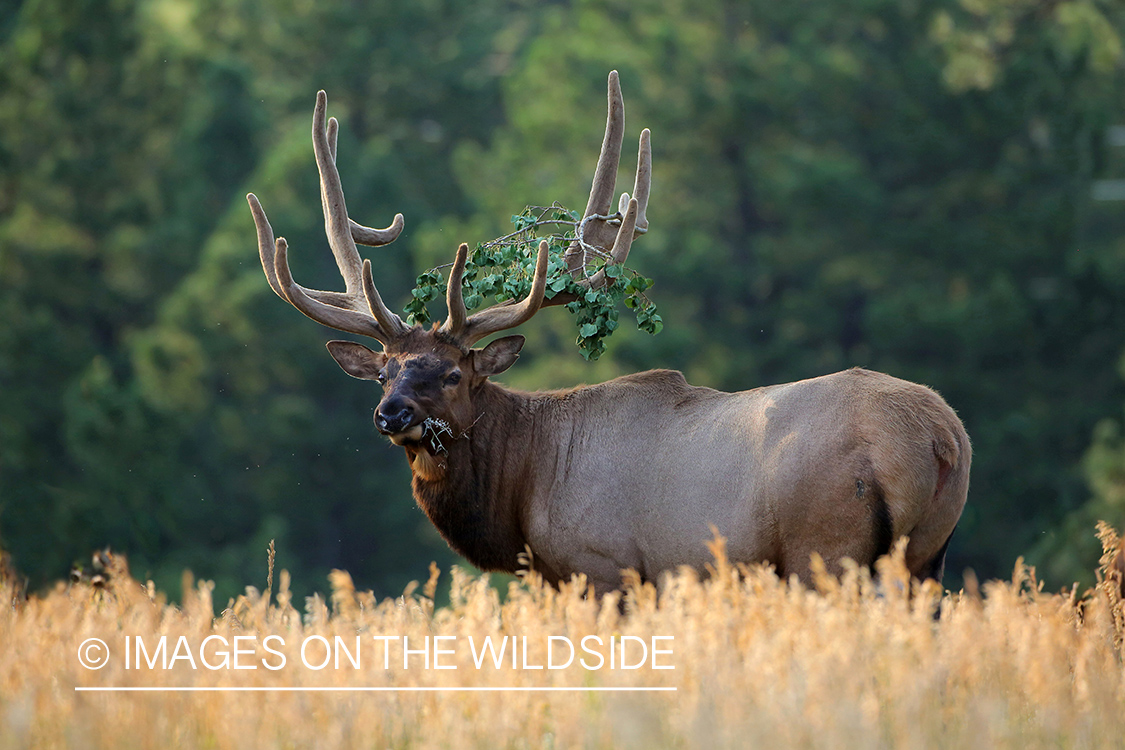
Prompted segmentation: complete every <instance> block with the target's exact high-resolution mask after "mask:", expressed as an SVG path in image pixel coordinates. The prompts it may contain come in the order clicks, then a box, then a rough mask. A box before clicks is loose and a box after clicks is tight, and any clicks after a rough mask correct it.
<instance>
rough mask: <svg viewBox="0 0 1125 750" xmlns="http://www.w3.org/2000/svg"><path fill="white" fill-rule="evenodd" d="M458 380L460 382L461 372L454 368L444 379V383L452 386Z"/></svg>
mask: <svg viewBox="0 0 1125 750" xmlns="http://www.w3.org/2000/svg"><path fill="white" fill-rule="evenodd" d="M460 382H461V372H460V371H459V370H454V371H453V372H451V373H449V377H447V378H446V379H445V384H446V385H448V386H454V385H457V384H458V383H460Z"/></svg>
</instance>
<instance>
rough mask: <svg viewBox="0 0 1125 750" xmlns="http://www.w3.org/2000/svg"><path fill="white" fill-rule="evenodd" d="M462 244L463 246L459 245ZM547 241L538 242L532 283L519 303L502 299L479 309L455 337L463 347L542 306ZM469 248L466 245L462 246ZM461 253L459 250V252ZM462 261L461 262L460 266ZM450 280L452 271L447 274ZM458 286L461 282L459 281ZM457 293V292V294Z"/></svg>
mask: <svg viewBox="0 0 1125 750" xmlns="http://www.w3.org/2000/svg"><path fill="white" fill-rule="evenodd" d="M462 247H465V246H464V245H462ZM548 247H549V245H548V244H547V240H541V241H540V242H539V255H538V257H537V258H536V259H535V279H534V280H533V281H532V283H531V291H530V292H528V294H527V297H525V298H524V299H523V300H522V301H521V302H517V303H511V302H505V303H501V304H499V305H493V306H492V307H490V308H488V309H486V310H481V311H480V312H478V313H476V314H474V315H472V316H470V317H469V319H468V320H466V321H465V323H464V326H463V327H462V328H461V332H460V334H458V338H459V339H460V341H461V342H462V343H463V344H464V345H465V346H472V345H473V344H475V343H476V342H478V341H480V340H481V339H483V338H484V337H485V336H488V335H489V334H493V333H496V332H497V331H504V330H507V329H509V328H515V327H516V326H518V325H521V324H523V323H526V322H527V321H528V320H531V318H532V316H534V315H535V313H537V312H539V308H540V307H541V306H542V305H543V293H544V292H545V291H546V290H547V266H548V265H549V259H548V257H549V256H548V252H547V250H548ZM465 249H466V250H468V248H465ZM458 255H460V251H458ZM463 267H464V264H462V268H463ZM450 278H451V279H452V274H451V275H450ZM458 287H460V284H458ZM458 294H459V293H458Z"/></svg>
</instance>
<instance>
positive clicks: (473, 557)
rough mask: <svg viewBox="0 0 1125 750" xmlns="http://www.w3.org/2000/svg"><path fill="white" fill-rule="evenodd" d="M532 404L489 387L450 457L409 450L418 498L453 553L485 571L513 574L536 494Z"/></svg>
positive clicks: (482, 391)
mask: <svg viewBox="0 0 1125 750" xmlns="http://www.w3.org/2000/svg"><path fill="white" fill-rule="evenodd" d="M534 402H535V398H534V396H533V395H532V394H525V393H520V392H518V391H512V390H508V389H507V388H504V387H503V386H500V385H497V384H495V383H492V382H490V381H485V383H484V384H483V385H482V386H481V387H480V390H479V392H478V393H477V394H476V395H474V397H473V405H474V411H475V413H476V417H475V419H476V421H475V422H474V423H473V424H472V426H471V427H469V428H468V429H467V430H465V432H464V434H463V435H460V436H458V439H456V440H452V441H447V450H448V453H447V454H446V455H443V456H433V455H430V454H429V453H427V452H425V451H420V450H419V449H418V448H408V449H407V458H408V459H409V460H410V462H411V471H412V473H413V475H414V476H413V489H414V498H415V500H416V501H417V503H418V506H419V507H420V508H421V509H422V511H423V512H424V513H425V514H426V515H427V516H428V517H429V519H430V521H431V522H432V523H433V524H434V526H435V527H437V529H438V531H439V532H440V533H441V535H442V537H443V538H444V539H445V541H446V542H447V543H448V544H449V546H450V547H452V548H453V550H454V551H456V552H457V553H459V554H461V555H463V556H464V557H465V558H466V559H467V560H468V561H469V562H471V563H472V564H473V565H475V566H477V567H478V568H481V569H482V570H494V571H504V572H509V573H511V572H515V571H516V570H518V569H519V567H520V566H519V562H518V557H519V555H520V554H521V553H523V552H524V546H525V544H526V542H527V540H526V538H525V536H524V533H523V530H522V523H521V520H522V516H523V509H524V505H525V503H526V502H527V498H529V497H531V496H532V494H533V493H534V488H533V487H532V484H533V482H534V476H535V473H534V463H535V462H533V461H532V456H533V455H536V450H537V448H538V446H537V443H538V441H536V439H535V436H536V434H537V430H535V429H534V422H535V420H536V415H535V412H536V411H537V410H536V409H535V408H534Z"/></svg>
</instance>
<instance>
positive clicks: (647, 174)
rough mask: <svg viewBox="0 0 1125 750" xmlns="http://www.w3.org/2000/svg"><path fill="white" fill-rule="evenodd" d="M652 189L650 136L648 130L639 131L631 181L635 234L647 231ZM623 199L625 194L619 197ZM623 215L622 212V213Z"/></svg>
mask: <svg viewBox="0 0 1125 750" xmlns="http://www.w3.org/2000/svg"><path fill="white" fill-rule="evenodd" d="M651 187H652V134H651V133H649V131H648V128H645V129H644V130H642V131H641V138H640V143H639V145H638V146H637V176H636V178H635V179H634V180H633V197H634V198H636V199H637V229H636V232H637V234H644V233H645V232H647V231H648V216H647V215H646V213H645V212H646V209H648V193H649V189H650V188H651ZM621 197H622V198H625V194H623V195H622V196H621ZM622 213H624V211H622Z"/></svg>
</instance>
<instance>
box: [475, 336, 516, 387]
mask: <svg viewBox="0 0 1125 750" xmlns="http://www.w3.org/2000/svg"><path fill="white" fill-rule="evenodd" d="M523 342H524V338H523V336H505V337H504V338H502V339H496V340H495V341H493V342H492V343H490V344H489V345H488V346H486V347H484V348H483V349H474V350H473V370H475V371H476V374H477V376H478V377H481V378H487V377H488V376H489V375H499V374H500V373H502V372H504V370H507V369H508V368H509V367H511V366H512V365H513V364H514V363H515V361H516V360H517V359H519V356H520V349H522V348H523Z"/></svg>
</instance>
